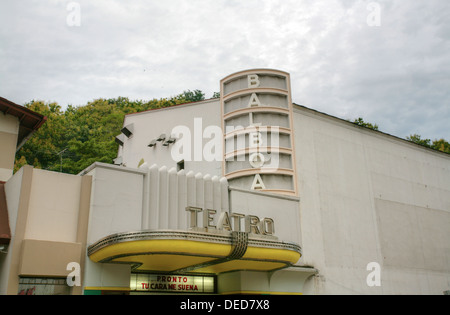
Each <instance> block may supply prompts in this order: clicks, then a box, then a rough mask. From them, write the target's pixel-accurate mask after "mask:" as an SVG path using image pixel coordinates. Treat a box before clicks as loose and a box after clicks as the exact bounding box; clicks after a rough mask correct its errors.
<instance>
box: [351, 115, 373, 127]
mask: <svg viewBox="0 0 450 315" xmlns="http://www.w3.org/2000/svg"><path fill="white" fill-rule="evenodd" d="M353 123H354V124H355V125H358V126H362V127H366V128H369V129H373V130H378V125H377V124H371V123H369V122H365V121H364V119H362V118H361V117H359V118H358V119H355V120H354V121H353Z"/></svg>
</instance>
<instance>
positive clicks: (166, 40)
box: [0, 0, 450, 141]
mask: <svg viewBox="0 0 450 315" xmlns="http://www.w3.org/2000/svg"><path fill="white" fill-rule="evenodd" d="M449 21H450V1H448V0H390V1H387V0H386V1H382V0H379V1H363V0H327V1H320V0H245V1H244V0H241V1H237V0H166V1H161V0H158V1H150V0H147V1H144V0H132V1H131V0H130V1H125V0H120V1H119V0H94V1H92V0H89V1H88V0H78V1H68V0H67V1H66V0H16V1H1V3H0V96H2V97H5V98H7V99H9V100H11V101H13V102H16V103H18V104H24V103H26V102H29V101H31V100H33V99H37V100H44V101H49V102H50V101H56V102H58V103H59V104H60V105H61V106H62V107H63V108H65V107H66V106H67V105H68V104H72V105H74V106H78V105H85V104H87V102H89V101H92V100H94V99H97V98H113V97H118V96H125V97H129V98H130V99H132V100H135V99H142V100H150V99H153V98H160V97H170V96H174V95H177V94H180V93H182V92H183V91H184V90H188V89H190V90H195V89H199V90H202V91H203V92H204V93H205V94H206V97H207V98H210V97H211V96H212V95H213V93H214V92H217V91H219V89H220V88H219V81H220V80H221V79H222V78H223V77H225V76H227V75H228V74H231V73H234V72H236V71H240V70H246V69H251V68H273V69H279V70H284V71H287V72H289V73H290V74H291V80H292V94H293V101H294V103H297V104H301V105H304V106H307V107H309V108H312V109H315V110H318V111H321V112H325V113H327V114H330V115H334V116H337V117H339V118H343V119H351V120H353V119H355V118H358V117H363V118H364V119H365V120H366V121H369V122H372V123H377V124H378V125H379V127H380V130H381V131H384V132H386V133H390V134H392V135H395V136H398V137H401V138H405V137H406V136H409V135H410V134H414V133H418V134H420V135H422V137H424V138H430V139H432V140H434V139H436V138H445V139H446V140H447V141H450V97H449V96H450V92H449V91H450V22H449Z"/></svg>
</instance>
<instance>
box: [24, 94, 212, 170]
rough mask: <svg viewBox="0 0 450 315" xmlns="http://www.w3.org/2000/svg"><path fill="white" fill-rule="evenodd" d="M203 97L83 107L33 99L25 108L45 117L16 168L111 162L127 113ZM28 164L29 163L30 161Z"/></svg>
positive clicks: (81, 166) (102, 102)
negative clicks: (64, 106)
mask: <svg viewBox="0 0 450 315" xmlns="http://www.w3.org/2000/svg"><path fill="white" fill-rule="evenodd" d="M204 99H205V95H204V94H203V92H201V91H200V90H194V91H190V90H187V91H184V92H183V93H181V94H178V95H175V96H172V97H169V98H161V99H152V100H149V101H143V100H135V101H132V100H130V99H128V98H127V97H118V98H112V99H96V100H93V101H92V102H88V104H86V105H84V106H78V107H75V106H72V105H69V106H68V107H67V109H66V110H65V111H62V110H61V106H59V105H58V104H57V103H45V102H43V101H32V102H30V103H27V104H26V105H25V107H27V108H30V109H31V110H33V111H36V112H38V113H41V114H43V115H45V116H47V122H46V123H45V124H44V125H43V126H42V127H41V128H40V129H39V130H38V131H37V132H36V133H35V134H34V135H33V137H32V138H31V139H30V140H29V141H28V142H27V143H26V144H25V145H24V146H23V147H22V148H21V150H19V152H18V153H17V156H16V163H15V169H16V170H18V169H19V168H20V167H22V166H23V165H25V164H27V163H30V162H31V161H32V162H33V164H32V165H33V166H34V167H39V168H43V169H47V170H52V171H62V172H65V173H70V174H78V173H79V172H80V171H82V170H83V169H85V168H86V167H88V166H89V165H91V164H92V163H94V162H105V163H112V161H113V159H114V158H116V156H117V151H118V145H117V144H116V143H115V137H116V136H117V135H118V134H120V130H121V128H122V124H123V121H124V117H125V115H126V114H130V113H136V112H141V111H145V110H149V109H155V108H163V107H168V106H173V105H177V104H183V103H188V102H196V101H201V100H204ZM30 164H31V163H30Z"/></svg>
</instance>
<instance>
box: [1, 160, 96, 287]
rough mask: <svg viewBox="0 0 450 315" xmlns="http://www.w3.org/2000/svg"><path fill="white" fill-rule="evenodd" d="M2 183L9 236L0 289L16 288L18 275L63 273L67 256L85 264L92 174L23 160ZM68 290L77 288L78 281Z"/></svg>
mask: <svg viewBox="0 0 450 315" xmlns="http://www.w3.org/2000/svg"><path fill="white" fill-rule="evenodd" d="M5 188H6V189H5V190H6V195H7V202H8V209H9V214H10V225H11V230H12V234H13V237H12V240H11V244H10V246H9V250H8V254H7V257H6V263H4V264H3V265H2V266H0V267H1V268H2V270H1V275H2V280H1V281H2V283H1V284H2V287H1V290H0V293H1V294H10V295H15V294H17V292H18V281H19V277H20V276H34V277H67V275H68V274H69V273H70V272H71V271H67V270H66V268H67V264H68V263H69V262H76V263H78V264H80V267H81V268H84V262H85V252H86V236H87V222H88V218H89V206H90V193H91V177H90V176H83V177H81V176H74V175H67V174H61V173H54V172H48V171H43V170H37V169H33V167H31V166H28V165H27V166H24V167H23V168H22V169H21V170H20V171H19V172H17V173H16V174H15V175H14V176H13V178H11V180H9V181H8V182H7V184H6V186H5ZM5 279H6V280H5ZM72 294H82V289H81V287H73V289H72Z"/></svg>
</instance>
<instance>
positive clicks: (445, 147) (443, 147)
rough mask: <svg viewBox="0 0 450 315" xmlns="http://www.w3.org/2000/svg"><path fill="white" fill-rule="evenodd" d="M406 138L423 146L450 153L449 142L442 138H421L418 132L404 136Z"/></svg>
mask: <svg viewBox="0 0 450 315" xmlns="http://www.w3.org/2000/svg"><path fill="white" fill-rule="evenodd" d="M406 140H409V141H411V142H414V143H417V144H420V145H422V146H424V147H427V148H430V149H434V150H438V151H442V152H445V153H449V154H450V143H448V142H447V141H445V140H444V139H440V140H434V141H433V142H432V141H431V140H430V139H422V137H421V136H420V135H418V134H414V135H410V136H409V137H406Z"/></svg>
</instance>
